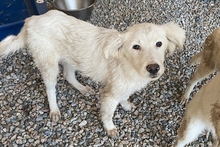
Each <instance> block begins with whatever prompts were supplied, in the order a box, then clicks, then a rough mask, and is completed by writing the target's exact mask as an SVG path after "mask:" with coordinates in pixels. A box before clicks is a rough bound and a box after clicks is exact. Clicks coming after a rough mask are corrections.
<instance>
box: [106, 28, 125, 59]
mask: <svg viewBox="0 0 220 147" xmlns="http://www.w3.org/2000/svg"><path fill="white" fill-rule="evenodd" d="M122 45H123V37H122V34H120V33H119V32H114V33H111V34H109V36H108V37H107V40H106V42H105V45H104V56H105V58H106V59H109V58H114V57H117V56H118V53H119V49H120V48H121V46H122Z"/></svg>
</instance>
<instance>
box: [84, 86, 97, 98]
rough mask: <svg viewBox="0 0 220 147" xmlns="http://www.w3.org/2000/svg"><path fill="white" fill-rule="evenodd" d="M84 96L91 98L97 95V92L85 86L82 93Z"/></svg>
mask: <svg viewBox="0 0 220 147" xmlns="http://www.w3.org/2000/svg"><path fill="white" fill-rule="evenodd" d="M80 92H81V93H82V94H83V95H85V96H89V95H93V94H95V91H94V90H93V89H92V88H90V87H89V86H85V87H84V89H83V90H81V91H80Z"/></svg>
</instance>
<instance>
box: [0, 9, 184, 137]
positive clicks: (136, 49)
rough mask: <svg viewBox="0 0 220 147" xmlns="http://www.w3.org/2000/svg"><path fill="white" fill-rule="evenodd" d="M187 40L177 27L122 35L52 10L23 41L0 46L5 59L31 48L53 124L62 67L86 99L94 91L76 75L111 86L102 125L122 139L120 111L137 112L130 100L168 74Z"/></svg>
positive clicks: (29, 24)
mask: <svg viewBox="0 0 220 147" xmlns="http://www.w3.org/2000/svg"><path fill="white" fill-rule="evenodd" d="M184 40H185V31H184V30H183V29H181V28H180V27H179V26H178V25H176V24H174V23H167V24H165V25H155V24H150V23H142V24H137V25H134V26H132V27H130V28H129V29H128V30H127V31H125V32H123V33H119V32H118V31H116V30H113V29H112V30H111V29H105V28H101V27H96V26H94V25H92V24H89V23H87V22H84V21H81V20H78V19H76V18H73V17H71V16H67V15H65V14H64V13H62V12H59V11H56V10H51V11H49V12H47V13H46V14H44V15H41V16H32V17H30V18H28V19H26V20H25V24H24V27H23V28H22V30H21V32H20V33H19V34H18V36H9V37H7V38H6V39H4V40H3V41H2V42H1V43H0V55H8V54H9V53H12V52H15V51H16V50H18V49H19V48H23V47H25V46H26V47H28V49H29V50H30V51H31V53H32V56H33V58H34V61H35V64H36V66H37V67H38V68H39V70H40V72H41V74H42V78H43V80H44V83H45V85H46V92H47V97H48V101H49V106H50V117H51V119H52V120H53V121H57V120H58V119H59V118H60V111H59V108H58V107H57V103H56V94H55V93H56V91H55V85H56V82H57V75H58V72H59V67H58V63H59V64H61V65H62V66H63V67H64V76H65V78H66V80H67V81H68V82H69V83H71V84H72V85H73V86H74V87H75V88H76V89H78V90H79V91H80V92H81V93H82V94H91V93H93V90H92V89H91V88H89V87H87V86H83V85H81V84H80V83H79V82H78V81H77V80H76V79H75V71H76V70H80V71H81V72H82V74H83V75H84V76H88V77H90V78H91V79H93V80H94V81H96V82H101V83H102V84H103V85H105V87H104V88H103V90H102V92H101V98H100V99H101V120H102V122H103V124H104V128H105V129H106V131H107V133H108V134H109V135H110V136H116V135H117V130H116V127H115V125H114V124H113V121H112V117H113V114H114V111H115V109H116V106H117V105H118V104H119V103H120V104H121V105H122V106H123V108H125V109H126V110H130V109H131V108H132V107H134V105H133V104H131V103H130V102H128V101H127V99H128V98H129V96H130V95H131V94H132V93H134V92H135V91H137V90H140V89H141V88H144V87H145V86H146V85H147V84H148V83H149V82H150V81H153V80H156V79H158V78H159V77H160V76H161V75H162V74H163V73H164V65H163V62H164V60H165V59H164V56H165V52H166V50H168V51H169V53H170V54H172V53H173V51H174V50H175V48H176V46H178V48H179V49H181V48H182V46H183V43H184Z"/></svg>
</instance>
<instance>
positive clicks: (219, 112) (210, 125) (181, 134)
mask: <svg viewBox="0 0 220 147" xmlns="http://www.w3.org/2000/svg"><path fill="white" fill-rule="evenodd" d="M219 87H220V74H218V75H216V76H215V77H214V78H213V79H212V80H211V81H210V82H209V83H208V84H206V85H204V86H203V87H202V88H201V89H200V91H199V92H198V93H197V94H196V95H195V97H194V98H193V99H192V100H191V101H190V102H189V104H188V105H187V108H186V112H185V115H184V117H183V120H182V124H181V126H180V128H179V130H178V140H177V143H176V145H175V147H183V146H185V145H186V144H188V143H190V142H192V141H193V140H195V139H196V138H197V137H198V136H199V134H200V133H202V131H204V130H207V131H210V132H211V133H212V136H213V145H212V146H213V147H218V146H219V145H220V144H219V141H220V101H219V100H220V99H219V97H220V90H219Z"/></svg>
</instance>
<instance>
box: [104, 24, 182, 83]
mask: <svg viewBox="0 0 220 147" xmlns="http://www.w3.org/2000/svg"><path fill="white" fill-rule="evenodd" d="M184 41H185V31H184V30H183V29H181V28H180V27H179V26H178V25H177V24H174V23H172V22H171V23H167V24H164V25H155V24H151V23H142V24H136V25H134V26H132V27H129V28H128V29H127V30H126V32H124V33H123V34H121V35H119V36H117V37H116V36H115V39H113V42H114V43H113V44H114V45H116V47H114V48H115V50H111V53H109V52H107V53H108V54H107V55H108V57H109V56H111V57H114V58H119V59H123V60H126V61H127V62H129V63H130V65H131V66H132V67H133V68H134V69H135V70H136V71H137V73H138V74H139V75H141V76H143V77H145V78H147V79H149V80H156V79H158V78H159V77H160V76H161V75H162V74H163V73H164V60H165V53H166V51H168V52H169V55H172V54H173V52H174V50H175V49H176V48H178V49H181V48H182V46H183V44H184Z"/></svg>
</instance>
